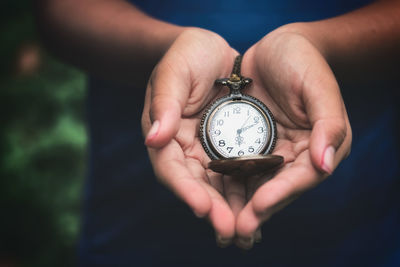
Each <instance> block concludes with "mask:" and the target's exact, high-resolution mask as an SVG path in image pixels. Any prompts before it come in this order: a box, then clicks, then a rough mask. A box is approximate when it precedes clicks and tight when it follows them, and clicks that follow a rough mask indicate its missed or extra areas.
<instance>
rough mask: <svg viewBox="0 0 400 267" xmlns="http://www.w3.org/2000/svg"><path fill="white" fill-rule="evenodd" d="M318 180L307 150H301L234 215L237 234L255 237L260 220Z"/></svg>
mask: <svg viewBox="0 0 400 267" xmlns="http://www.w3.org/2000/svg"><path fill="white" fill-rule="evenodd" d="M321 180H322V179H321V176H320V174H319V172H318V171H317V170H316V169H315V168H314V167H313V166H312V163H311V161H310V157H309V154H308V153H307V152H304V153H303V154H301V155H299V158H298V160H296V162H294V163H293V164H292V165H291V166H290V167H288V168H284V169H283V170H282V171H281V172H279V173H278V174H277V175H276V176H275V177H274V178H273V179H272V180H270V181H268V182H267V183H265V184H264V185H262V186H261V187H260V188H259V189H258V190H257V191H256V192H255V194H254V196H253V197H252V199H251V200H250V201H249V202H248V203H247V205H246V206H245V207H244V209H243V211H242V212H241V213H240V214H239V216H238V218H237V223H236V233H237V235H238V236H239V237H241V238H243V239H244V240H246V239H247V240H248V239H255V236H256V231H257V229H259V228H260V227H261V225H262V223H263V222H265V221H266V220H268V219H269V218H270V217H271V216H272V215H273V214H274V213H276V212H277V211H279V210H280V209H282V208H284V207H285V206H286V205H288V204H289V203H290V202H292V201H293V200H294V199H296V198H297V197H298V196H299V195H300V194H301V193H302V192H304V191H305V190H307V189H310V188H311V187H313V186H315V185H316V184H318V183H319V182H320V181H321Z"/></svg>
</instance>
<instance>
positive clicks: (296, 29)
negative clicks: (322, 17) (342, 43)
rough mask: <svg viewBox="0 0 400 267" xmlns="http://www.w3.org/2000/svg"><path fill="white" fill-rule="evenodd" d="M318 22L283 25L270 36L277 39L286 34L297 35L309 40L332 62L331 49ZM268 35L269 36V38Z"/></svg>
mask: <svg viewBox="0 0 400 267" xmlns="http://www.w3.org/2000/svg"><path fill="white" fill-rule="evenodd" d="M317 23H318V22H296V23H290V24H286V25H283V26H281V27H279V28H277V29H276V30H274V31H272V32H271V33H270V34H268V35H271V36H272V37H277V36H279V35H284V34H297V35H300V36H301V37H303V38H305V39H307V40H308V41H309V42H310V43H311V44H312V45H313V46H314V47H315V48H316V49H317V50H318V51H319V52H320V54H321V55H322V56H323V57H324V58H325V59H326V60H327V61H330V58H331V57H332V55H331V52H332V51H331V49H329V45H328V43H327V42H325V41H326V38H325V37H324V35H325V32H324V31H323V29H322V28H321V27H318V25H317ZM268 35H267V36H268Z"/></svg>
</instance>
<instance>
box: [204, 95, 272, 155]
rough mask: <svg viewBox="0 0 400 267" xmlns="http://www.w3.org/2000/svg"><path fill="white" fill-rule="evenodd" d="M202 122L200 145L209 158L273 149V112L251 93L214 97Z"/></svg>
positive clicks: (266, 151)
mask: <svg viewBox="0 0 400 267" xmlns="http://www.w3.org/2000/svg"><path fill="white" fill-rule="evenodd" d="M202 123H203V124H204V125H203V126H202V127H201V128H203V129H202V130H203V135H205V138H204V137H203V139H202V140H203V146H204V148H205V149H206V152H207V153H208V154H209V156H211V158H214V159H221V158H236V157H243V156H252V155H259V154H267V153H269V152H271V151H272V149H273V145H274V139H275V125H274V121H273V118H272V115H271V114H270V112H269V110H268V109H267V108H266V107H265V105H263V104H262V103H261V102H259V101H258V100H257V99H255V98H252V97H250V96H243V97H242V98H241V99H240V100H235V99H230V98H226V99H222V100H219V101H218V100H217V101H216V102H215V103H214V104H213V105H212V106H211V108H210V109H209V110H208V112H207V113H206V116H205V118H204V121H203V122H202ZM204 126H205V127H204Z"/></svg>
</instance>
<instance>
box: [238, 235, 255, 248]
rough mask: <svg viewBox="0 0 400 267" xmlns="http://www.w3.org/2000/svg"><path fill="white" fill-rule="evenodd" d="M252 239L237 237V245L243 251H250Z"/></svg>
mask: <svg viewBox="0 0 400 267" xmlns="http://www.w3.org/2000/svg"><path fill="white" fill-rule="evenodd" d="M253 243H254V239H253V238H252V237H239V238H238V239H237V245H238V246H239V247H241V248H243V249H251V248H252V247H253Z"/></svg>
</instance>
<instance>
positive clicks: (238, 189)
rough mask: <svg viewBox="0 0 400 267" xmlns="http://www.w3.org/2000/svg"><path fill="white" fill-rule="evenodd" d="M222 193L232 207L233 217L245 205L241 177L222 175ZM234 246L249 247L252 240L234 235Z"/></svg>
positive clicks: (244, 187) (244, 190) (244, 193)
mask: <svg viewBox="0 0 400 267" xmlns="http://www.w3.org/2000/svg"><path fill="white" fill-rule="evenodd" d="M223 182H224V195H225V198H226V200H227V201H228V203H229V206H230V207H231V209H232V212H233V215H234V216H235V218H237V216H238V215H239V213H240V212H241V211H242V209H243V207H244V206H245V205H246V201H247V198H246V186H245V184H244V181H243V178H242V177H233V176H228V175H224V176H223ZM234 241H235V244H236V246H238V247H239V248H243V249H250V248H251V247H252V246H253V241H252V240H242V239H238V238H236V237H235V239H234Z"/></svg>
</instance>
